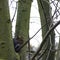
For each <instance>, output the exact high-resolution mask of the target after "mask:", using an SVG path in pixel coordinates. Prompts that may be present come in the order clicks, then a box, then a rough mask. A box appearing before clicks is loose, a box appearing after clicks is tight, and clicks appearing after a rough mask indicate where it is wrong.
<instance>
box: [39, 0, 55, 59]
mask: <svg viewBox="0 0 60 60" xmlns="http://www.w3.org/2000/svg"><path fill="white" fill-rule="evenodd" d="M38 6H39V12H40V17H41V26H44V25H45V26H44V27H42V38H44V36H45V34H46V33H47V31H48V30H49V29H50V27H52V26H53V21H52V20H51V12H50V5H49V0H47V2H46V1H43V0H38ZM51 23H52V25H51ZM51 44H52V46H51ZM54 46H55V33H54V31H52V33H51V34H50V35H49V37H47V42H46V43H45V44H44V46H43V48H42V52H43V51H44V50H45V47H46V48H47V51H46V52H45V54H44V56H43V57H42V60H46V59H48V60H54V55H55V53H54V52H52V51H50V53H49V50H50V47H51V50H52V49H54ZM48 55H49V56H48Z"/></svg>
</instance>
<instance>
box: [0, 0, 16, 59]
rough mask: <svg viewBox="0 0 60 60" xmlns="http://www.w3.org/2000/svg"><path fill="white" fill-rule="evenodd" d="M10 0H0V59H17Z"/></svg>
mask: <svg viewBox="0 0 60 60" xmlns="http://www.w3.org/2000/svg"><path fill="white" fill-rule="evenodd" d="M11 28H12V26H11V21H10V16H9V7H8V0H0V60H15V59H16V55H15V50H14V46H13V40H12V31H11V30H12V29H11Z"/></svg>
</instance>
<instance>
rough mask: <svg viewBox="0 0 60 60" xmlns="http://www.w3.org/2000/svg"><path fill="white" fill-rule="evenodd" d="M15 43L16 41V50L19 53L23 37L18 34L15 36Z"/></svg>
mask: <svg viewBox="0 0 60 60" xmlns="http://www.w3.org/2000/svg"><path fill="white" fill-rule="evenodd" d="M13 43H14V49H15V52H17V53H18V52H20V48H21V46H22V44H23V38H22V37H19V36H16V37H15V38H13Z"/></svg>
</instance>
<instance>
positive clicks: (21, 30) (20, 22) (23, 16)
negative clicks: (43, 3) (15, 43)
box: [15, 0, 32, 60]
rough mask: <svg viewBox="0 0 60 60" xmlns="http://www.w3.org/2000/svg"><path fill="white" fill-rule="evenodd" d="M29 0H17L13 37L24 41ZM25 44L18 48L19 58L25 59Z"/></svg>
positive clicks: (27, 33) (29, 5)
mask: <svg viewBox="0 0 60 60" xmlns="http://www.w3.org/2000/svg"><path fill="white" fill-rule="evenodd" d="M31 2H32V1H31V0H29V1H28V0H18V11H17V22H16V30H15V37H16V36H19V38H20V37H21V38H22V40H23V41H24V42H26V41H27V40H28V38H29V18H30V9H31ZM26 51H27V45H26V46H25V47H24V48H23V49H21V50H20V52H19V55H20V60H26V53H27V52H26Z"/></svg>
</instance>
